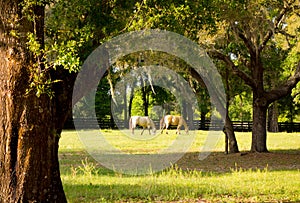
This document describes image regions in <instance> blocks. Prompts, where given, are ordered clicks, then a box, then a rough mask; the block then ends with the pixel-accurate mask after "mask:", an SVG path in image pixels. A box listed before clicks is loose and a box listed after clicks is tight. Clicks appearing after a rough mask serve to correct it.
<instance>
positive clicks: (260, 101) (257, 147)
mask: <svg viewBox="0 0 300 203" xmlns="http://www.w3.org/2000/svg"><path fill="white" fill-rule="evenodd" d="M255 95H256V94H255V93H254V94H253V125H252V143H251V152H268V149H267V126H266V123H267V122H266V119H267V109H268V107H267V106H268V105H267V102H266V100H265V99H264V98H258V97H257V96H255Z"/></svg>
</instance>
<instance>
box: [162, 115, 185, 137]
mask: <svg viewBox="0 0 300 203" xmlns="http://www.w3.org/2000/svg"><path fill="white" fill-rule="evenodd" d="M170 125H175V126H176V125H177V130H176V134H177V133H178V134H180V127H181V126H182V125H183V126H184V129H185V132H186V133H187V134H188V132H189V129H188V126H187V124H186V121H185V120H184V119H183V117H182V116H172V115H166V116H164V117H162V119H161V120H160V129H161V133H163V130H164V128H166V134H168V127H169V126H170Z"/></svg>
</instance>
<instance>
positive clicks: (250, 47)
mask: <svg viewBox="0 0 300 203" xmlns="http://www.w3.org/2000/svg"><path fill="white" fill-rule="evenodd" d="M231 27H232V28H233V31H234V32H235V33H236V34H237V35H238V37H239V38H240V39H241V40H242V41H243V42H244V43H245V45H246V47H247V49H248V50H249V53H250V55H251V56H256V54H255V50H256V49H255V46H253V44H252V43H251V40H250V39H248V38H247V37H246V36H245V35H244V34H243V33H242V31H241V30H240V29H239V28H238V27H237V25H236V24H234V23H231Z"/></svg>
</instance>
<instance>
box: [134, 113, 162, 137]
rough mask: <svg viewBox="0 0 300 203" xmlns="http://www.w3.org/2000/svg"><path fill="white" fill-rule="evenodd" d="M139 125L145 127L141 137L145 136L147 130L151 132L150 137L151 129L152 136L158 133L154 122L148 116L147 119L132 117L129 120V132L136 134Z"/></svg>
mask: <svg viewBox="0 0 300 203" xmlns="http://www.w3.org/2000/svg"><path fill="white" fill-rule="evenodd" d="M137 125H139V126H141V127H143V131H142V132H141V135H142V134H143V132H144V130H145V129H146V128H148V130H149V135H150V128H151V130H152V134H155V133H156V128H155V125H154V122H153V121H152V120H151V119H150V118H149V117H148V116H145V117H141V116H131V117H130V119H129V130H131V133H132V134H134V129H135V127H136V126H137Z"/></svg>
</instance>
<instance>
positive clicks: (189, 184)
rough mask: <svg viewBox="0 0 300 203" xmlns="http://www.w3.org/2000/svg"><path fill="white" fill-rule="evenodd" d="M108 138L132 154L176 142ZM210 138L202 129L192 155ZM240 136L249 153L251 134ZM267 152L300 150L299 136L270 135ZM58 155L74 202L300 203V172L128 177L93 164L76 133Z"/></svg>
mask: <svg viewBox="0 0 300 203" xmlns="http://www.w3.org/2000/svg"><path fill="white" fill-rule="evenodd" d="M144 133H148V132H144ZM103 134H104V136H105V137H106V138H107V140H109V142H110V143H111V144H112V145H114V146H116V147H118V148H119V149H121V150H124V151H128V152H131V153H140V152H143V153H156V151H157V150H159V149H160V148H164V147H168V146H169V145H170V144H172V140H174V139H175V138H174V137H176V135H175V133H173V132H171V133H170V134H169V135H166V134H163V135H162V136H161V137H157V140H155V139H156V138H153V139H149V140H147V141H143V140H134V139H131V138H130V137H128V136H127V135H124V134H122V133H120V132H118V131H111V130H107V131H106V132H105V133H103ZM137 135H138V134H137ZM159 136H160V135H159ZM184 136H188V135H184ZM206 136H207V132H206V131H199V132H198V133H197V135H196V138H195V140H194V143H193V144H192V146H191V147H190V149H189V151H190V152H198V151H199V149H200V147H201V145H203V143H204V140H205V139H206ZM236 136H237V140H238V143H239V148H240V150H241V151H247V150H249V149H250V144H251V133H237V135H236ZM223 148H224V139H223V137H222V138H221V139H220V140H219V142H218V143H217V146H216V148H215V149H214V151H223ZM268 148H269V150H270V151H278V150H282V151H285V152H286V153H293V152H294V151H296V150H300V134H299V133H291V134H288V133H269V134H268ZM59 152H60V163H61V173H62V181H63V185H64V190H65V192H66V195H67V198H68V201H69V202H155V201H164V202H167V201H179V200H182V201H183V202H193V201H194V202H196V201H197V200H199V199H204V200H208V201H211V202H298V201H300V171H299V169H295V170H282V171H280V170H277V171H272V170H269V169H268V167H267V166H266V168H265V169H255V170H254V169H252V170H249V169H247V170H245V169H241V168H239V167H238V166H236V167H235V168H232V170H231V171H230V172H226V173H225V172H224V173H219V172H218V173H217V172H203V171H198V170H188V171H186V170H182V169H180V168H178V167H176V165H175V166H174V167H172V168H169V169H166V170H164V171H162V172H158V173H155V174H150V175H143V176H130V175H124V174H120V173H117V172H114V171H111V170H109V169H105V168H103V167H101V166H100V165H99V164H98V163H97V162H96V161H94V160H93V159H92V158H91V157H90V156H89V155H88V153H87V152H85V147H84V146H83V145H82V144H81V142H80V139H79V138H78V136H77V134H76V132H75V131H64V132H63V134H62V137H61V141H60V150H59ZM219 164H221V163H219Z"/></svg>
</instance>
